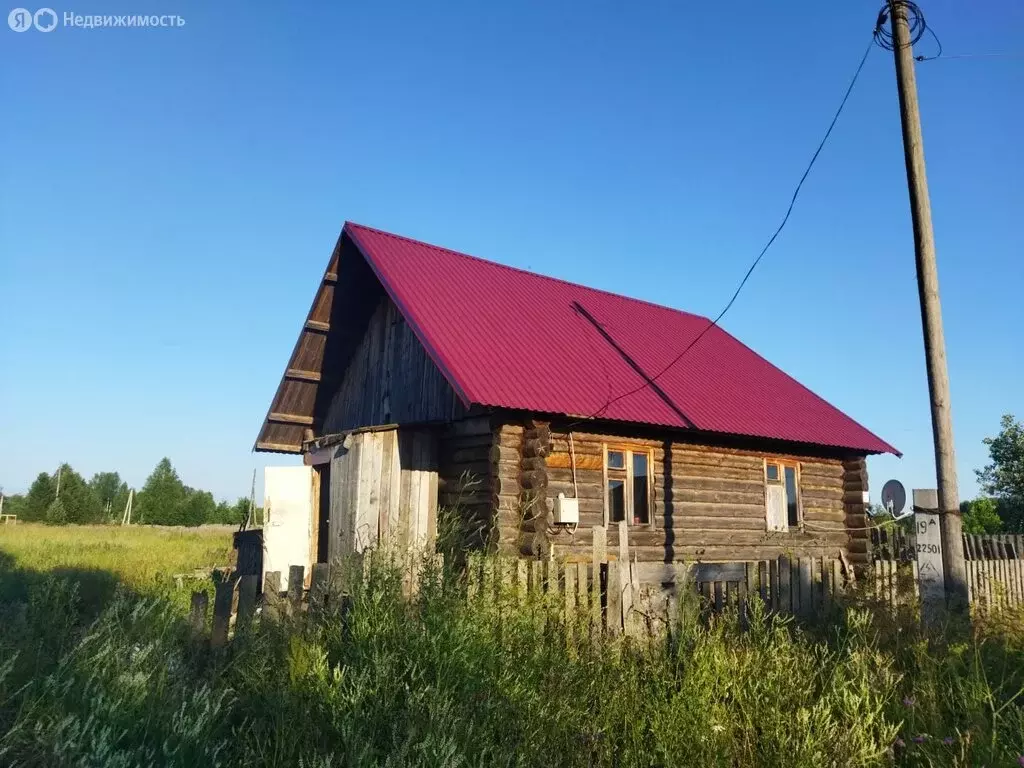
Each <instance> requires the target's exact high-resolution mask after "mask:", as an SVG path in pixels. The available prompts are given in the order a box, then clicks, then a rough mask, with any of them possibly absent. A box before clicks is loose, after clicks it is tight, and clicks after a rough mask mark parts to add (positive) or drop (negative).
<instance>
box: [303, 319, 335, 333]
mask: <svg viewBox="0 0 1024 768" xmlns="http://www.w3.org/2000/svg"><path fill="white" fill-rule="evenodd" d="M306 330H307V331H317V332H318V333H326V332H327V331H329V330H331V324H330V323H325V322H322V321H320V320H307V321H306Z"/></svg>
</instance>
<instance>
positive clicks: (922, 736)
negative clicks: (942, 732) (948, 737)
mask: <svg viewBox="0 0 1024 768" xmlns="http://www.w3.org/2000/svg"><path fill="white" fill-rule="evenodd" d="M927 738H928V736H927V735H926V734H924V733H922V734H920V735H918V736H915V737H914V738H913V739H912V741H913V742H914V743H915V744H924V742H925V739H927Z"/></svg>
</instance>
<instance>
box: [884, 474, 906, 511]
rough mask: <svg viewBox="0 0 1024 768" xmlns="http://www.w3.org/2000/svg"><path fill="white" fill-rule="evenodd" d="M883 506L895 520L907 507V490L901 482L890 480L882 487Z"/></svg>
mask: <svg viewBox="0 0 1024 768" xmlns="http://www.w3.org/2000/svg"><path fill="white" fill-rule="evenodd" d="M882 506H883V507H885V510H886V512H888V513H889V514H890V515H892V516H893V517H894V518H897V517H899V515H900V512H902V511H903V508H904V507H906V506H907V489H906V488H904V487H903V483H901V482H900V481H899V480H890V481H889V482H887V483H886V484H885V485H883V486H882Z"/></svg>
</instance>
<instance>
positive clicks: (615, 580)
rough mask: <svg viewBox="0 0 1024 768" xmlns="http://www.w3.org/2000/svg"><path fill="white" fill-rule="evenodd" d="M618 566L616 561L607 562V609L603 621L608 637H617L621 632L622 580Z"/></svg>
mask: <svg viewBox="0 0 1024 768" xmlns="http://www.w3.org/2000/svg"><path fill="white" fill-rule="evenodd" d="M619 566H620V563H619V561H617V560H610V561H609V562H608V590H607V596H608V608H607V610H606V611H605V620H606V624H607V626H608V634H610V635H617V634H619V632H620V631H621V630H622V579H621V578H620V576H619Z"/></svg>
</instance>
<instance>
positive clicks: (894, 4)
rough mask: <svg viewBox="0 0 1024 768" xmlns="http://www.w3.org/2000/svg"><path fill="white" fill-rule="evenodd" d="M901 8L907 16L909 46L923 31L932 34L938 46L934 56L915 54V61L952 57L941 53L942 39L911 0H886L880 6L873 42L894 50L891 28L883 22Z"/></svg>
mask: <svg viewBox="0 0 1024 768" xmlns="http://www.w3.org/2000/svg"><path fill="white" fill-rule="evenodd" d="M900 9H902V10H903V11H904V12H905V13H906V16H907V26H908V27H909V29H910V42H909V43H908V45H909V46H911V47H913V46H914V45H915V44H916V43H918V42H919V41H920V40H921V38H922V37H924V33H925V32H927V33H928V34H929V35H931V36H932V39H933V40H934V41H935V44H936V45H937V46H938V47H939V52H938V53H936V54H935V55H934V56H915V57H914V59H915V60H916V61H931V60H933V59H941V58H952V57H943V55H942V41H941V40H939V36H938V35H936V34H935V31H934V30H933V29H932V28H931V27H929V26H928V22H927V21H926V20H925V18H924V11H922V10H921V9H920V7H918V5H917V4H916V3H914V2H913V0H887V2H886V4H885V5H883V6H882V10H880V11H879V12H878V20H877V21H876V22H875V34H874V38H875V43H877V44H878V46H879V47H881V48H884V49H885V50H887V51H894V50H896V40H895V39H894V38H893V34H892V28H891V27H886V26H885V23H886V22H887V21H888V20H889V17H890V16H894V15H895V14H896V12H897V10H900Z"/></svg>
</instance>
